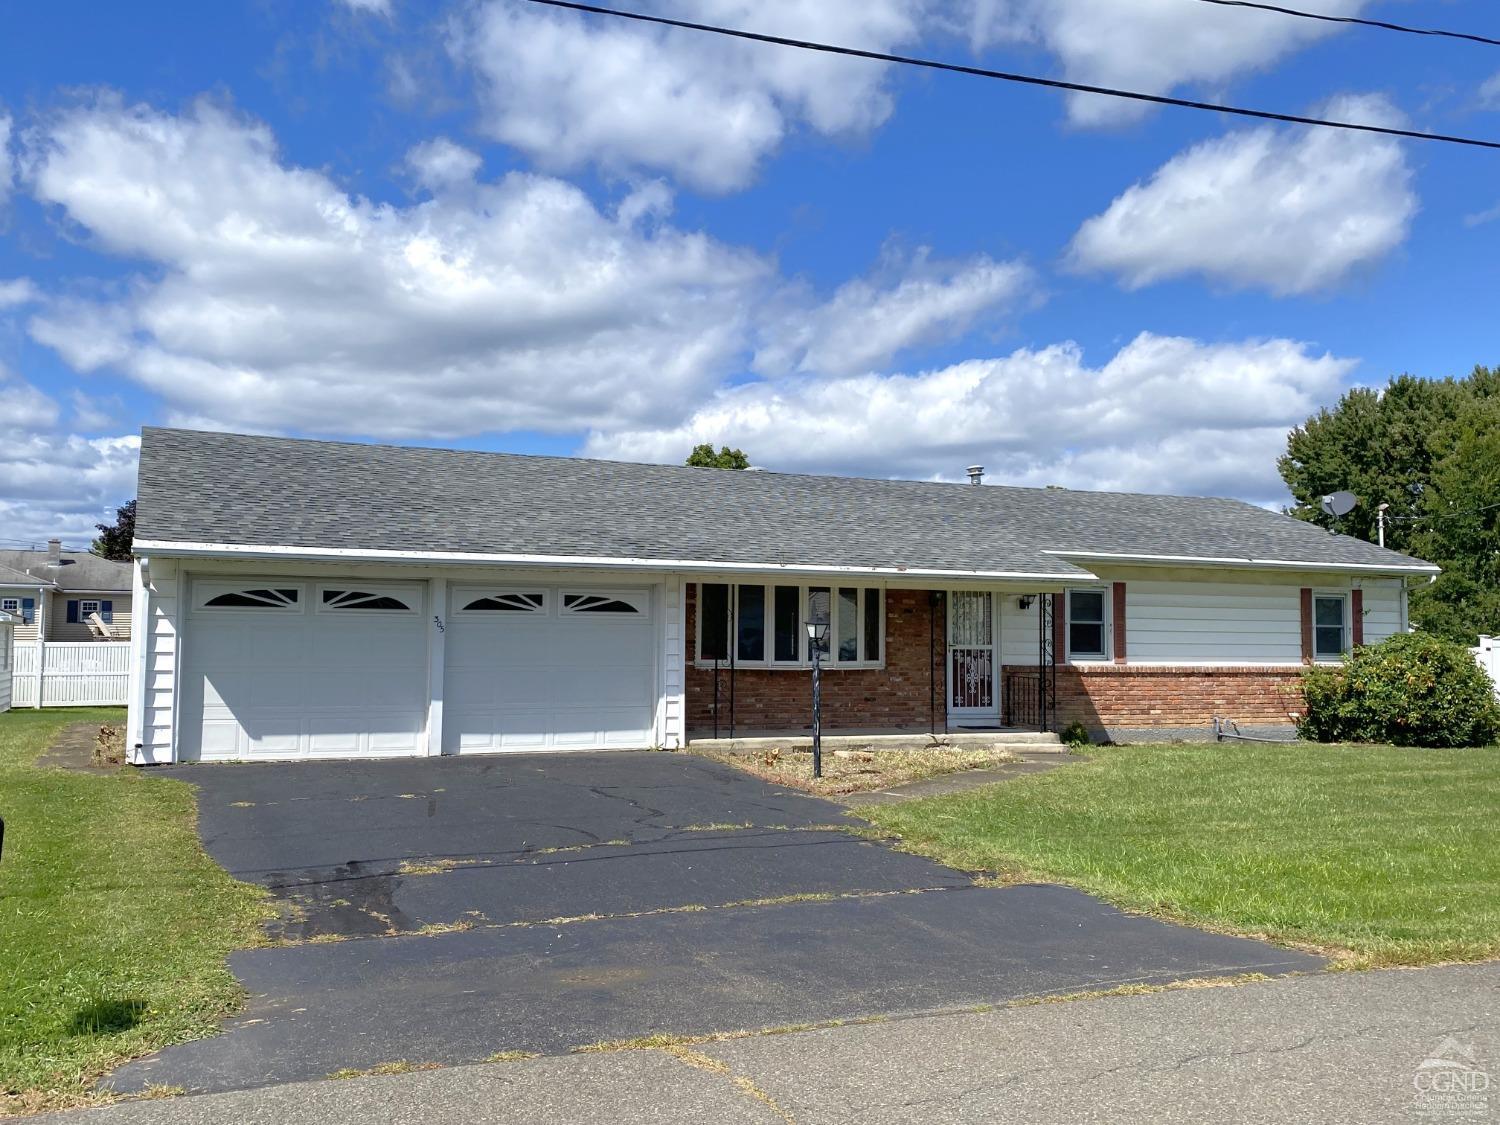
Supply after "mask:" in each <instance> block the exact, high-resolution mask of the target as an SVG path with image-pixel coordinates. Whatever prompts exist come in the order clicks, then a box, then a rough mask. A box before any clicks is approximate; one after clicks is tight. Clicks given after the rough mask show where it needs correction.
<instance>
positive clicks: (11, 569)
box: [0, 551, 130, 593]
mask: <svg viewBox="0 0 1500 1125" xmlns="http://www.w3.org/2000/svg"><path fill="white" fill-rule="evenodd" d="M11 585H27V586H32V587H36V586H46V585H55V586H56V587H57V588H58V589H59V590H64V591H67V590H88V591H90V592H95V591H98V592H101V593H102V592H106V591H109V592H114V591H118V592H120V593H125V592H127V591H129V589H130V564H129V563H122V562H111V561H110V560H109V559H105V558H100V557H99V556H98V555H91V554H89V553H87V552H86V551H64V552H63V553H62V557H61V560H60V565H58V566H55V567H54V566H49V565H47V552H46V551H0V586H11Z"/></svg>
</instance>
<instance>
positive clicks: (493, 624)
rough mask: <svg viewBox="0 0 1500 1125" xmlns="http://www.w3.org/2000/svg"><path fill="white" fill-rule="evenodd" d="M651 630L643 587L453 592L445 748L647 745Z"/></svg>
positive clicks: (652, 677)
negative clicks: (632, 588) (628, 588)
mask: <svg viewBox="0 0 1500 1125" xmlns="http://www.w3.org/2000/svg"><path fill="white" fill-rule="evenodd" d="M654 633H655V630H654V628H653V626H652V614H651V591H650V590H646V589H634V590H620V589H586V588H578V589H574V588H567V587H564V588H561V589H559V588H555V587H553V588H549V587H541V586H506V587H484V586H458V587H455V588H454V589H453V591H452V606H451V609H450V612H449V615H448V631H447V644H446V646H445V649H446V655H445V660H446V664H445V669H446V676H445V685H446V687H445V691H444V697H445V698H444V703H443V743H444V746H443V750H444V752H445V753H450V754H451V753H454V752H458V753H470V752H479V751H493V750H561V749H578V750H586V749H607V748H618V747H646V746H650V745H651V744H652V742H653V727H654V722H653V717H654V712H655V705H656V695H657V691H656V661H655V655H654V653H655V646H654V644H653V642H652V638H653V636H654Z"/></svg>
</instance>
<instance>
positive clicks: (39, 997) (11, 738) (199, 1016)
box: [0, 708, 266, 1113]
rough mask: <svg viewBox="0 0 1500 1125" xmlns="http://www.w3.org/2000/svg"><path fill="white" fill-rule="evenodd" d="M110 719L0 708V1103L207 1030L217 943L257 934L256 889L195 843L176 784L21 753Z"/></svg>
mask: <svg viewBox="0 0 1500 1125" xmlns="http://www.w3.org/2000/svg"><path fill="white" fill-rule="evenodd" d="M123 719H124V715H123V713H121V712H119V711H109V710H102V709H98V708H89V709H80V710H76V711H64V710H50V709H49V710H45V711H10V712H7V713H5V714H0V817H4V819H5V851H4V855H3V858H0V1113H4V1112H6V1111H9V1112H12V1113H14V1112H20V1111H25V1110H31V1109H40V1108H59V1107H62V1106H68V1105H78V1104H84V1103H86V1102H88V1101H90V1100H93V1098H94V1097H95V1095H93V1093H92V1082H93V1079H95V1078H96V1077H98V1076H99V1075H100V1074H102V1073H103V1072H104V1071H105V1070H107V1069H108V1068H109V1067H110V1066H112V1065H114V1064H116V1063H118V1062H120V1061H121V1060H123V1059H126V1058H129V1057H131V1056H134V1055H139V1054H143V1053H145V1052H148V1051H151V1050H154V1049H156V1048H158V1047H161V1046H164V1045H166V1044H168V1043H176V1042H181V1041H182V1040H185V1039H192V1038H195V1037H198V1036H202V1035H206V1034H209V1033H210V1032H212V1031H213V1030H214V1028H215V1026H216V1021H217V1019H218V1018H219V1017H220V1016H222V1015H223V1014H224V1013H225V1012H227V1011H229V1010H231V1009H232V1008H233V1007H234V1006H236V1005H237V1004H238V1002H239V999H240V991H239V988H238V986H237V985H236V984H235V981H234V978H233V977H232V976H231V975H230V974H229V971H228V969H227V968H226V967H225V962H224V958H225V954H226V953H228V952H229V950H231V949H233V948H236V947H237V946H244V945H252V944H254V943H255V942H256V941H257V940H259V934H260V929H259V921H260V919H261V918H262V917H263V912H264V911H265V909H266V908H265V906H264V905H263V899H262V895H261V892H260V891H258V890H257V889H255V888H253V887H250V886H248V885H246V884H243V883H237V882H235V881H234V880H232V879H231V878H230V877H229V876H228V875H226V874H225V873H224V871H223V870H222V869H220V868H219V867H218V866H216V865H215V864H214V863H213V862H212V861H210V860H209V858H208V857H207V856H206V855H205V854H204V852H203V851H202V849H201V848H200V847H199V844H198V839H197V836H196V835H195V833H194V830H193V825H194V817H195V812H194V806H193V797H192V791H191V789H190V788H189V787H188V786H187V785H186V784H184V783H183V782H180V781H168V780H166V779H164V778H152V777H150V776H149V775H147V774H142V773H139V772H136V771H133V770H130V769H128V768H126V769H122V770H120V771H119V772H117V773H110V774H105V775H98V776H95V775H87V774H84V773H81V772H76V771H67V770H60V769H40V768H38V767H37V766H36V765H35V764H34V762H35V759H36V757H37V755H38V754H39V753H40V752H41V751H42V750H43V749H44V748H45V747H46V746H47V744H48V743H49V742H50V740H51V738H52V736H53V734H54V733H55V732H56V731H57V730H58V729H59V728H61V727H63V726H66V725H67V724H69V723H74V722H78V721H80V720H87V721H89V722H92V723H101V724H102V723H106V722H109V723H119V722H122V721H123Z"/></svg>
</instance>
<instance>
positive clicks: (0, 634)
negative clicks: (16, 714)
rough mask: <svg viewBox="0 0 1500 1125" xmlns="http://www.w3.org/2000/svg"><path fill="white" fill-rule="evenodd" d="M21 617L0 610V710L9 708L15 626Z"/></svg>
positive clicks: (14, 657)
mask: <svg viewBox="0 0 1500 1125" xmlns="http://www.w3.org/2000/svg"><path fill="white" fill-rule="evenodd" d="M20 623H21V619H20V618H19V617H17V616H15V615H14V614H11V613H5V612H3V611H0V711H9V710H10V699H11V690H12V689H11V682H10V681H11V668H12V667H13V665H14V663H15V659H16V655H15V647H16V646H15V641H16V626H17V625H19V624H20Z"/></svg>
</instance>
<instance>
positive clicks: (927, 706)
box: [686, 586, 946, 735]
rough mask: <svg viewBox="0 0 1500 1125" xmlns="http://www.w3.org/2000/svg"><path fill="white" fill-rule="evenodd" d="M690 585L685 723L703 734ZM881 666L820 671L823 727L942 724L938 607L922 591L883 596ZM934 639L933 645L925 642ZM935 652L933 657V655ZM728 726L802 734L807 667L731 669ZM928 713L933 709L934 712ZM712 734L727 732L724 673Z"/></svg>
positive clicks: (709, 704) (704, 672) (705, 702)
mask: <svg viewBox="0 0 1500 1125" xmlns="http://www.w3.org/2000/svg"><path fill="white" fill-rule="evenodd" d="M697 593H698V591H697V587H696V586H690V587H689V588H688V596H687V638H686V641H687V677H686V678H687V723H688V730H689V731H690V732H693V733H696V734H699V735H702V734H703V733H704V732H705V731H707V732H710V733H711V732H712V730H713V725H714V715H713V704H714V673H713V670H712V669H711V668H699V667H697V665H696V664H695V663H694V660H695V659H696V658H697V647H696V646H697V643H698V639H697V638H698V633H697V611H698V604H697V603H698V599H697ZM885 615H886V616H885V667H884V668H879V669H850V670H848V671H841V670H839V669H836V668H824V670H823V729H824V730H838V729H839V728H840V727H908V728H912V729H917V730H926V729H928V724H929V722H930V720H931V716H932V715H933V714H936V716H937V722H938V727H939V729H941V727H942V723H943V702H944V697H943V691H944V687H943V661H944V659H945V652H944V636H945V628H946V626H945V624H944V621H943V608H942V606H938V607H936V608H934V607H933V606H932V604H931V599H930V596H929V594H928V592H927V591H926V590H890V591H887V593H886V599H885ZM933 637H936V639H937V640H936V645H935V646H934V645H933V644H932V638H933ZM934 648H935V649H936V652H935V654H934V652H933V649H934ZM734 679H735V707H734V711H735V728H736V729H737V730H739V731H750V730H755V729H767V730H770V729H779V730H803V729H811V727H812V673H811V672H810V671H809V670H807V669H806V668H790V669H776V670H770V669H764V668H754V669H751V668H739V669H736V670H735V674H734ZM934 709H935V710H934ZM719 728H720V731H721V733H724V734H727V733H728V730H729V670H728V667H727V666H724V667H722V668H721V670H720V672H719Z"/></svg>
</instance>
